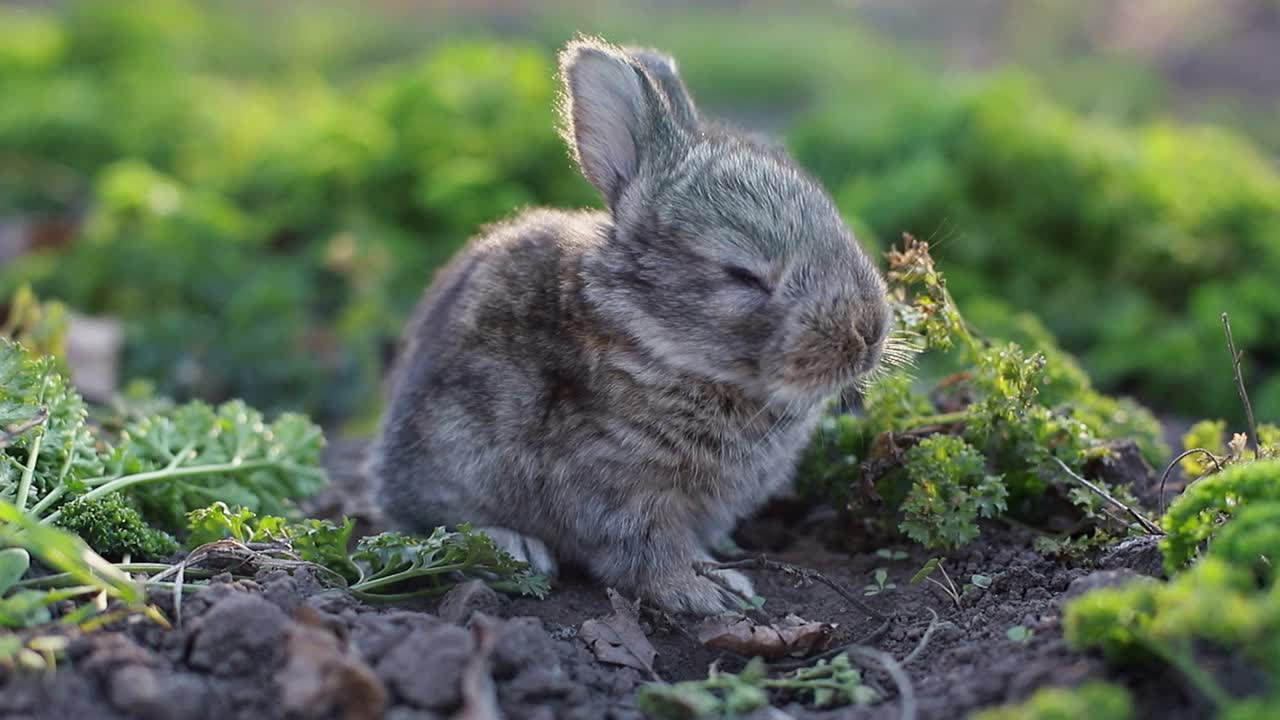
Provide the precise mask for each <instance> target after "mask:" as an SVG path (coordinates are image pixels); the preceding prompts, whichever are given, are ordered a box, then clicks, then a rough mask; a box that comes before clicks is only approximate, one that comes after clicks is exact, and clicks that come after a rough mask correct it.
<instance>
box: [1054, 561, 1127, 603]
mask: <svg viewBox="0 0 1280 720" xmlns="http://www.w3.org/2000/svg"><path fill="white" fill-rule="evenodd" d="M1146 579H1149V578H1145V577H1144V576H1142V575H1139V574H1138V573H1136V572H1134V571H1132V570H1128V569H1120V570H1098V571H1095V572H1091V573H1089V574H1088V575H1082V576H1080V577H1078V578H1076V579H1075V580H1073V581H1072V582H1071V585H1070V586H1069V587H1067V591H1066V592H1065V593H1063V594H1062V596H1061V597H1059V598H1058V608H1059V609H1061V608H1062V607H1064V606H1065V605H1066V604H1067V602H1069V601H1071V600H1074V599H1075V598H1078V597H1080V596H1081V595H1084V594H1085V593H1087V592H1089V591H1090V590H1098V589H1100V588H1108V587H1119V586H1121V585H1127V584H1128V583H1131V582H1134V581H1136V580H1146Z"/></svg>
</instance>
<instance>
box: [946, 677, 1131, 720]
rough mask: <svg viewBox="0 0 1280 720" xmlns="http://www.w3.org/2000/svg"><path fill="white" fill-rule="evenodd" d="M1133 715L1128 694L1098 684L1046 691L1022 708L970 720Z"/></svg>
mask: <svg viewBox="0 0 1280 720" xmlns="http://www.w3.org/2000/svg"><path fill="white" fill-rule="evenodd" d="M1133 715H1134V709H1133V700H1132V698H1130V697H1129V693H1128V691H1126V690H1125V689H1124V688H1122V687H1117V686H1115V685H1112V684H1110V683H1105V682H1099V681H1096V680H1095V681H1091V682H1087V683H1085V684H1084V685H1081V686H1080V687H1078V688H1043V689H1040V690H1037V691H1036V692H1035V694H1034V695H1032V696H1031V697H1029V698H1027V699H1026V700H1025V701H1023V702H1022V703H1020V704H1017V705H1006V706H1004V707H998V708H988V709H986V710H981V711H979V712H976V713H974V714H973V715H971V716H970V720H1077V719H1078V718H1090V720H1129V718H1132V717H1133Z"/></svg>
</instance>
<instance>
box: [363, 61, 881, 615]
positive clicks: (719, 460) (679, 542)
mask: <svg viewBox="0 0 1280 720" xmlns="http://www.w3.org/2000/svg"><path fill="white" fill-rule="evenodd" d="M560 80H561V82H562V89H563V94H562V101H561V109H562V114H563V119H564V136H565V139H566V141H567V142H568V144H569V146H570V147H571V148H572V154H573V157H574V158H575V160H576V161H577V162H578V165H579V166H580V167H581V170H582V172H583V174H584V175H585V176H586V178H587V179H588V180H589V181H590V182H591V183H592V184H593V185H594V186H595V187H596V188H597V189H598V190H599V191H600V193H601V195H603V196H604V199H605V201H606V203H607V205H608V208H609V209H608V212H586V211H577V212H569V211H560V210H549V209H536V210H530V211H527V212H525V213H523V214H521V215H520V216H518V217H516V218H514V219H512V220H509V221H507V222H503V223H499V224H496V225H494V226H491V227H489V228H487V229H486V230H485V231H484V232H483V233H482V234H481V235H479V236H477V237H476V238H474V239H473V240H472V241H471V243H470V244H469V245H468V246H467V248H466V249H465V250H463V251H462V252H461V253H460V254H459V255H457V256H456V257H455V258H454V259H453V260H452V261H451V262H450V264H449V265H447V266H446V267H445V268H444V269H443V270H441V271H440V273H439V274H438V275H437V276H436V278H435V280H434V283H433V284H432V285H431V287H430V288H429V289H428V291H427V292H426V295H425V296H424V297H423V299H422V301H421V304H420V305H419V307H418V310H417V312H416V314H415V317H414V319H413V320H412V321H411V323H410V325H409V327H408V328H407V331H406V333H405V335H404V338H403V340H402V347H401V350H400V354H399V357H398V359H397V362H396V364H395V366H394V367H393V370H392V373H391V377H390V378H389V384H388V388H389V396H388V409H387V414H386V416H385V418H384V419H383V425H382V428H381V432H380V437H379V439H378V441H377V443H376V444H375V448H374V451H373V453H372V455H371V463H370V471H371V473H372V475H373V477H374V478H375V479H377V480H378V481H380V483H381V489H380V502H381V504H382V507H383V509H384V510H385V512H386V514H387V516H388V518H389V519H391V520H392V521H393V522H395V523H397V524H399V525H400V526H402V527H404V528H406V529H408V530H414V531H426V530H428V529H430V528H431V527H433V526H434V525H438V524H446V525H452V524H456V523H460V522H464V521H465V522H471V523H473V524H474V525H475V526H476V527H480V528H484V529H486V530H487V531H488V532H489V533H490V534H491V535H492V536H493V537H494V538H495V539H496V540H497V541H498V542H499V543H500V544H502V545H503V546H504V547H506V548H507V549H509V550H511V551H512V552H513V553H514V554H516V555H517V556H518V557H521V558H525V559H528V560H529V561H530V562H531V563H532V564H533V565H534V566H535V567H537V568H539V569H540V570H543V571H546V572H554V571H555V567H556V563H557V562H559V563H572V564H575V565H578V566H581V567H584V568H586V569H587V570H588V571H589V572H591V573H592V575H593V576H594V577H596V578H597V579H598V580H599V581H601V582H603V583H607V584H609V585H611V586H614V587H617V588H619V589H620V590H624V591H627V592H630V593H634V594H638V595H640V596H642V597H644V598H646V599H647V600H649V601H652V602H655V603H657V604H658V605H660V606H662V607H664V608H666V609H668V610H672V611H691V612H698V613H714V612H718V611H721V610H723V609H725V608H728V607H732V606H733V601H732V599H731V598H730V597H729V596H728V594H727V593H726V592H724V591H723V590H722V588H721V586H722V585H725V586H728V587H731V588H733V589H734V590H736V591H738V592H741V593H747V594H750V593H752V588H751V583H750V581H749V580H748V579H747V578H746V577H745V576H744V575H742V574H741V573H738V572H735V571H721V572H720V577H719V580H720V582H719V583H717V582H714V581H712V580H711V579H709V578H707V577H705V576H702V575H699V574H698V573H697V572H695V564H696V563H698V562H702V561H709V560H710V559H711V557H710V555H709V554H708V550H707V549H708V547H712V546H713V544H714V543H715V542H718V541H719V540H721V539H722V538H723V537H724V536H725V534H726V533H728V532H729V531H730V530H731V529H732V527H733V525H734V523H735V521H737V520H738V519H739V518H741V517H743V516H744V515H746V514H748V513H750V512H752V511H753V510H754V509H756V508H757V507H759V506H760V505H761V504H762V503H763V502H764V501H765V500H766V499H767V497H768V496H769V495H770V494H771V493H773V492H774V491H776V490H778V489H779V488H780V487H781V486H783V485H785V484H786V483H787V482H789V480H790V478H791V475H792V473H793V466H794V464H795V461H796V456H797V454H798V453H799V452H800V451H801V450H802V449H803V448H804V446H805V444H806V442H807V441H808V438H809V436H810V433H811V431H812V430H813V427H814V424H815V422H816V420H817V418H818V416H819V414H820V412H821V410H822V408H823V406H824V404H825V403H826V401H827V400H828V399H829V398H831V397H832V396H833V395H835V394H837V393H839V392H840V391H841V390H842V389H844V388H846V387H848V386H849V385H850V384H851V383H853V382H854V381H855V380H857V379H858V378H859V377H861V376H863V375H865V374H866V373H868V372H870V371H872V370H873V368H875V367H876V366H877V364H878V363H879V362H880V359H881V356H882V354H883V353H884V352H885V343H886V337H887V335H888V332H889V329H890V310H889V308H888V305H887V304H886V300H885V286H884V281H883V280H882V278H881V277H880V275H879V273H878V271H877V270H876V268H875V266H874V264H873V263H872V262H871V261H870V260H869V259H868V257H867V256H866V254H865V253H864V252H863V250H862V249H861V248H860V247H859V245H858V244H857V242H856V241H855V240H854V238H853V236H852V234H851V233H850V231H849V230H848V228H846V226H845V224H844V223H843V222H842V220H841V218H840V215H839V214H838V213H837V211H836V210H835V208H834V207H833V205H832V202H831V200H830V198H829V197H828V196H827V194H826V193H825V192H824V191H823V190H822V188H821V187H819V186H818V184H817V183H816V182H815V181H814V180H812V179H811V178H810V177H809V176H808V175H806V174H805V173H804V172H803V171H802V170H800V169H799V168H797V167H796V166H795V165H794V164H793V163H792V162H791V160H789V159H788V158H787V156H786V155H785V153H784V152H783V151H782V150H780V149H778V148H776V147H771V146H767V145H765V144H763V143H761V142H759V141H756V140H754V139H751V138H749V137H747V136H745V135H741V134H737V133H734V132H732V131H730V130H727V129H725V128H723V127H721V126H719V125H716V124H713V123H710V122H708V121H706V120H704V119H702V118H701V117H700V116H699V113H698V111H697V109H696V108H695V107H694V104H693V101H692V100H691V99H690V97H689V94H688V92H687V91H686V90H685V88H684V85H683V84H682V83H681V81H680V78H679V77H678V75H677V73H676V68H675V65H674V63H673V62H672V60H671V59H670V58H668V57H665V56H664V55H661V54H659V53H657V52H654V51H651V50H634V49H622V48H618V47H614V46H611V45H608V44H605V43H603V42H600V41H597V40H593V39H578V40H575V41H573V42H572V43H570V44H569V45H568V46H567V47H566V48H565V49H564V50H563V51H562V52H561V54H560ZM890 354H892V351H890Z"/></svg>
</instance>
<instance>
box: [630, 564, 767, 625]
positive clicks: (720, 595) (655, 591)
mask: <svg viewBox="0 0 1280 720" xmlns="http://www.w3.org/2000/svg"><path fill="white" fill-rule="evenodd" d="M708 574H710V575H714V576H715V578H716V579H714V580H713V579H712V578H710V577H706V576H703V575H698V574H696V573H694V572H692V571H690V572H688V573H683V572H682V573H680V574H678V575H674V576H671V577H667V578H664V579H662V580H659V581H656V582H653V583H651V584H650V585H649V587H648V588H646V589H645V592H644V593H643V594H645V595H647V596H648V597H649V599H650V600H652V601H653V602H654V603H656V604H657V605H658V606H660V607H661V608H662V609H664V610H667V611H668V612H678V613H680V612H687V613H696V614H700V615H715V614H718V613H722V612H727V611H730V610H738V609H740V608H741V606H742V603H743V602H744V601H745V600H746V599H747V598H750V597H752V596H753V595H755V588H754V587H753V586H752V584H751V580H749V579H748V578H747V576H746V575H743V574H742V573H740V572H738V571H737V570H711V571H708ZM717 581H718V582H717Z"/></svg>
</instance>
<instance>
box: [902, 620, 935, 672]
mask: <svg viewBox="0 0 1280 720" xmlns="http://www.w3.org/2000/svg"><path fill="white" fill-rule="evenodd" d="M925 609H926V610H928V611H929V614H930V615H933V619H932V620H930V621H929V629H927V630H925V631H924V636H922V637H921V638H920V642H918V643H916V647H915V649H914V650H912V651H911V652H910V653H908V654H907V656H906V657H904V658H902V666H903V667H906V666H908V665H910V664H911V661H912V660H915V659H916V658H917V657H919V656H920V653H922V652H924V649H925V648H926V647H928V646H929V639H930V638H932V637H933V631H934V630H937V629H938V612H937V611H936V610H934V609H933V608H925Z"/></svg>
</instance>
